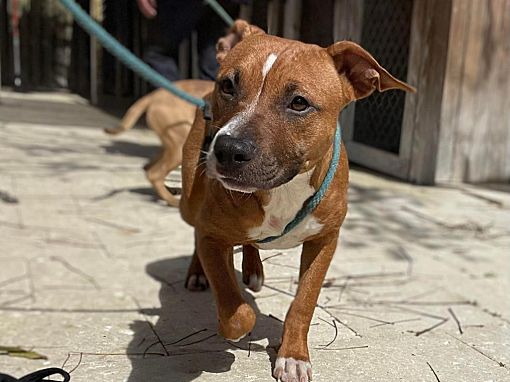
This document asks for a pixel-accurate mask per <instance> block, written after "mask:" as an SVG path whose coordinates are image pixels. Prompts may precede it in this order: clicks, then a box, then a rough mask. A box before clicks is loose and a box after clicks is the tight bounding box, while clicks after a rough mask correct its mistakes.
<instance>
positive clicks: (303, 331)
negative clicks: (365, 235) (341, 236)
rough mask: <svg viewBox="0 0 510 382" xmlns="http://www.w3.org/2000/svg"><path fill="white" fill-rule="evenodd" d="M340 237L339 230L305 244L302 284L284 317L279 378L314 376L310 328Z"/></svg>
mask: <svg viewBox="0 0 510 382" xmlns="http://www.w3.org/2000/svg"><path fill="white" fill-rule="evenodd" d="M337 240H338V233H334V234H329V235H326V236H324V237H320V238H318V239H315V240H312V241H307V242H305V243H304V244H303V252H302V253H301V270H300V280H299V286H298V290H297V293H296V297H295V298H294V301H293V302H292V304H291V306H290V308H289V311H288V312H287V317H286V318H285V324H284V327H283V339H282V345H281V346H280V350H279V351H278V358H277V359H276V363H275V368H274V373H273V374H274V377H275V378H276V379H277V380H278V381H280V380H281V381H299V382H308V381H309V380H311V379H312V367H311V364H310V356H309V354H308V330H309V328H310V322H311V320H312V316H313V312H314V309H315V305H316V304H317V299H318V297H319V293H320V290H321V287H322V283H323V281H324V277H325V276H326V272H327V270H328V267H329V264H330V262H331V259H332V258H333V254H334V253H335V248H336V243H337Z"/></svg>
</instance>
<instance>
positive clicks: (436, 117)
mask: <svg viewBox="0 0 510 382" xmlns="http://www.w3.org/2000/svg"><path fill="white" fill-rule="evenodd" d="M451 6H452V2H451V0H447V1H446V0H428V1H416V2H415V4H414V10H413V20H412V25H411V46H412V47H413V48H412V52H411V56H410V62H409V78H411V79H413V81H412V82H414V79H416V82H415V84H416V86H417V88H418V93H417V94H416V95H415V96H414V97H416V99H415V102H416V107H415V112H414V119H413V125H414V130H413V140H412V141H413V144H412V149H411V162H410V168H409V180H411V181H412V182H416V183H419V184H433V183H434V181H435V172H436V158H437V147H438V140H439V128H440V122H441V104H442V98H443V82H444V74H445V69H446V57H447V51H448V35H449V25H450V16H451Z"/></svg>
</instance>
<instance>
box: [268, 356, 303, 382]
mask: <svg viewBox="0 0 510 382" xmlns="http://www.w3.org/2000/svg"><path fill="white" fill-rule="evenodd" d="M273 376H274V377H275V378H276V380H277V381H278V382H279V381H281V382H309V381H311V380H312V365H311V364H310V362H307V361H299V360H295V359H294V358H284V357H278V358H277V359H276V362H275V365H274V372H273Z"/></svg>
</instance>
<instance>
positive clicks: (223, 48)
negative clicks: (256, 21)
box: [216, 20, 265, 63]
mask: <svg viewBox="0 0 510 382" xmlns="http://www.w3.org/2000/svg"><path fill="white" fill-rule="evenodd" d="M264 33H265V32H264V31H263V30H262V29H260V28H259V27H257V26H255V25H251V24H248V22H246V21H244V20H236V21H235V23H234V25H232V28H230V31H229V32H228V34H227V35H226V36H225V37H222V38H220V39H219V40H218V43H217V44H216V59H217V60H218V62H219V63H221V62H222V61H223V59H224V58H225V57H226V55H227V54H228V52H229V51H230V50H231V49H232V48H233V47H234V46H235V45H236V44H237V43H238V42H239V41H241V40H242V39H244V38H246V37H248V36H252V35H257V34H264Z"/></svg>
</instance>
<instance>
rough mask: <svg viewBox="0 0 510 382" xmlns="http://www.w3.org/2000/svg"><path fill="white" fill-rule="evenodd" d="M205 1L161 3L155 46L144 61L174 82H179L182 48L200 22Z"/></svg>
mask: <svg viewBox="0 0 510 382" xmlns="http://www.w3.org/2000/svg"><path fill="white" fill-rule="evenodd" d="M203 8H204V5H203V3H202V0H158V2H157V16H156V23H157V25H156V32H157V36H156V38H155V44H154V45H153V46H149V48H148V49H147V51H146V52H145V54H144V60H145V61H146V62H147V63H148V64H149V65H150V66H152V67H153V68H154V69H155V70H156V71H157V72H158V73H160V74H162V75H163V76H164V77H166V78H167V79H169V80H171V81H175V80H178V79H179V77H180V76H179V68H178V64H177V58H178V52H179V45H180V43H181V42H182V41H183V40H184V39H185V38H186V37H189V36H190V34H191V32H192V31H193V29H194V28H195V26H196V24H197V23H198V21H199V20H200V17H201V15H202V12H203Z"/></svg>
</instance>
